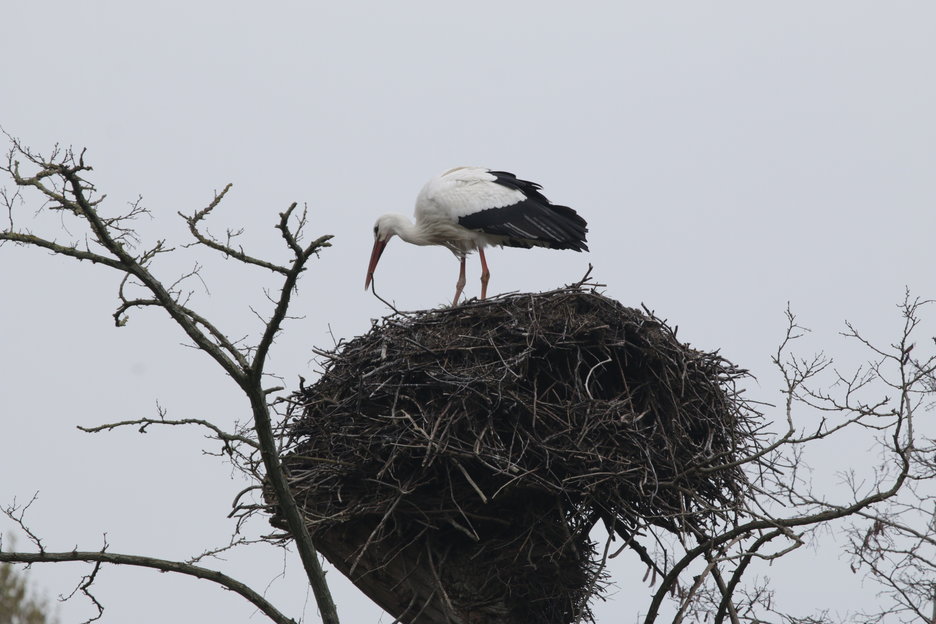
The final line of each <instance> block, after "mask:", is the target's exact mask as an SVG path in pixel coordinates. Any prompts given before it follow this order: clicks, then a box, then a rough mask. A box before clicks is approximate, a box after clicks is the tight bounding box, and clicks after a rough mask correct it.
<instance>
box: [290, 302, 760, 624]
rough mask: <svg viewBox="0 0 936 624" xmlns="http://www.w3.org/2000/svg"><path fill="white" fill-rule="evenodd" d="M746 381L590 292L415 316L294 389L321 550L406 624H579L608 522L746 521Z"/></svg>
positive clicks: (699, 527)
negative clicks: (595, 533)
mask: <svg viewBox="0 0 936 624" xmlns="http://www.w3.org/2000/svg"><path fill="white" fill-rule="evenodd" d="M742 374H743V371H740V370H738V369H737V368H735V367H734V366H733V365H732V364H730V363H729V362H727V361H726V360H724V359H722V358H721V357H720V356H718V355H717V354H713V353H705V352H701V351H697V350H695V349H692V348H690V347H689V346H687V345H684V344H681V343H680V342H679V341H678V340H677V339H676V336H675V333H674V332H673V331H672V330H671V329H670V328H669V327H668V326H667V325H666V324H665V323H663V322H661V321H659V320H658V319H656V318H654V317H653V316H652V315H648V314H645V313H643V312H641V311H638V310H635V309H631V308H625V307H623V306H621V305H620V304H619V303H617V302H616V301H613V300H611V299H608V298H606V297H604V296H602V295H600V294H598V293H596V292H595V291H594V290H583V289H582V288H581V287H570V288H566V289H562V290H558V291H553V292H549V293H543V294H514V295H508V296H503V297H500V298H496V299H493V300H488V301H486V302H477V303H469V304H465V305H461V306H458V307H455V308H447V309H440V310H432V311H425V312H419V313H415V314H395V315H392V316H390V317H387V318H385V319H383V320H382V321H381V322H379V323H375V325H374V327H373V328H372V329H371V331H370V332H368V333H367V334H366V335H364V336H361V337H358V338H355V339H354V340H352V341H350V342H347V343H345V344H343V345H339V347H338V348H337V349H336V350H335V351H334V352H331V353H329V354H327V362H326V368H325V371H324V374H323V375H322V377H321V378H320V379H319V380H318V381H317V382H316V383H315V384H314V385H312V386H309V387H304V388H302V390H301V391H300V392H298V393H297V394H296V395H295V396H294V397H293V419H292V420H291V422H290V425H289V433H288V435H289V442H290V445H289V449H290V450H289V451H288V452H286V453H285V454H284V460H285V464H286V466H287V469H288V471H289V475H290V478H291V487H292V490H293V492H294V494H295V496H296V498H297V500H298V501H299V504H300V506H301V507H302V508H303V510H304V513H305V516H306V519H307V522H308V524H309V527H310V530H311V532H312V535H313V538H314V539H315V541H316V545H317V547H318V548H319V549H320V550H321V551H322V552H323V553H324V554H325V555H326V557H328V558H329V559H330V560H331V561H332V563H333V564H335V565H336V566H337V567H338V569H340V570H341V571H342V572H344V573H345V574H347V575H348V576H349V577H350V578H351V579H352V581H354V582H355V583H356V584H357V585H358V586H359V587H361V588H362V589H363V590H364V591H365V592H366V593H367V594H368V595H370V596H371V597H372V598H373V599H374V600H376V601H377V602H378V603H379V604H381V606H383V608H385V609H386V610H388V611H389V612H391V613H392V614H393V615H394V616H396V617H398V618H399V619H400V621H404V622H420V623H422V622H472V623H482V622H494V621H498V622H505V621H509V622H531V623H532V622H537V623H540V622H556V623H566V622H572V621H575V620H577V619H582V618H586V617H588V615H589V612H588V606H587V602H588V599H589V597H590V596H591V595H593V594H594V593H595V591H596V590H598V589H600V587H601V586H602V578H601V577H602V574H601V566H602V557H601V554H600V553H599V552H598V550H599V549H598V548H597V547H596V544H595V543H593V542H592V541H591V540H590V538H589V532H590V530H591V528H592V527H593V526H594V525H595V524H596V523H597V522H598V521H603V522H604V523H605V525H606V526H607V527H608V528H609V529H610V530H611V531H612V532H613V533H616V534H618V535H619V536H622V537H624V538H625V540H627V539H628V538H631V537H633V536H634V534H635V533H637V532H638V531H640V530H642V529H645V528H646V527H651V528H653V527H656V528H657V529H659V528H662V529H665V530H668V531H672V532H676V533H678V532H682V531H686V530H690V529H691V530H693V531H696V532H697V533H698V532H699V531H705V530H706V529H707V528H711V527H713V526H715V525H719V524H724V523H726V522H728V523H730V522H732V521H734V519H735V518H736V517H737V514H738V513H739V512H740V511H741V509H742V508H743V502H744V500H745V498H746V496H747V493H748V491H749V484H748V482H747V480H746V478H745V474H744V472H743V471H742V468H741V467H740V465H739V463H738V462H737V460H739V459H740V458H742V457H745V456H748V455H749V454H750V453H751V452H752V451H753V450H755V448H756V446H757V437H756V426H757V424H758V423H757V419H756V417H755V416H754V415H753V413H752V412H750V411H748V410H747V409H746V408H745V406H744V404H743V402H742V401H741V400H740V399H739V397H738V395H737V393H736V390H735V382H736V380H737V379H738V378H739V377H740V376H741V375H742ZM279 524H280V525H281V522H280V523H279ZM634 544H636V542H634ZM640 550H642V549H639V550H638V552H640ZM642 556H643V557H644V559H645V560H646V553H645V551H644V552H643V553H642Z"/></svg>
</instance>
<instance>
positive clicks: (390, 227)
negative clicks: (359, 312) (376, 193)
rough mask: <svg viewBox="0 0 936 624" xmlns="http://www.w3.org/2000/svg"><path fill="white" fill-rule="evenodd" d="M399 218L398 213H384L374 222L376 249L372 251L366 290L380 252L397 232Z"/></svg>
mask: <svg viewBox="0 0 936 624" xmlns="http://www.w3.org/2000/svg"><path fill="white" fill-rule="evenodd" d="M397 220H398V219H397V215H384V216H382V217H380V218H379V219H377V222H376V223H374V249H373V251H371V256H370V263H369V264H368V265H367V278H366V279H365V280H364V290H367V289H368V288H370V283H371V280H372V279H374V270H375V269H376V268H377V261H378V260H380V254H382V253H383V251H384V249H385V248H386V247H387V243H389V242H390V239H391V238H392V237H393V235H394V234H396V229H397V228H396V222H397Z"/></svg>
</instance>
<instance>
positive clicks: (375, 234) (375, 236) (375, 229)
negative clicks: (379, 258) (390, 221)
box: [374, 225, 377, 238]
mask: <svg viewBox="0 0 936 624" xmlns="http://www.w3.org/2000/svg"><path fill="white" fill-rule="evenodd" d="M374 238H377V226H376V225H375V226H374Z"/></svg>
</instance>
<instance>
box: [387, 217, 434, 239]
mask: <svg viewBox="0 0 936 624" xmlns="http://www.w3.org/2000/svg"><path fill="white" fill-rule="evenodd" d="M377 230H378V232H379V233H381V234H383V233H386V234H387V235H388V238H389V236H392V235H394V234H396V235H397V236H399V237H400V238H402V239H403V240H404V241H406V242H407V243H410V244H412V245H432V244H433V242H434V241H432V240H430V238H429V236H428V235H427V232H426V231H425V230H424V229H423V228H421V227H420V226H419V225H418V224H414V223H413V222H412V221H410V220H409V218H407V217H406V216H404V215H401V214H385V215H383V216H382V217H380V218H379V219H378V220H377Z"/></svg>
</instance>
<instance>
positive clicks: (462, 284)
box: [452, 256, 465, 306]
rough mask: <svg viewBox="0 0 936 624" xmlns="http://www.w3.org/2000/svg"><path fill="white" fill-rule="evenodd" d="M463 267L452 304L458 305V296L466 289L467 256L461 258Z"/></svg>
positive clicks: (459, 272)
mask: <svg viewBox="0 0 936 624" xmlns="http://www.w3.org/2000/svg"><path fill="white" fill-rule="evenodd" d="M460 260H461V268H460V269H459V270H458V281H457V282H456V283H455V300H454V301H452V305H453V306H456V305H458V298H459V297H461V294H462V290H464V289H465V256H462V257H461V258H460Z"/></svg>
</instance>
